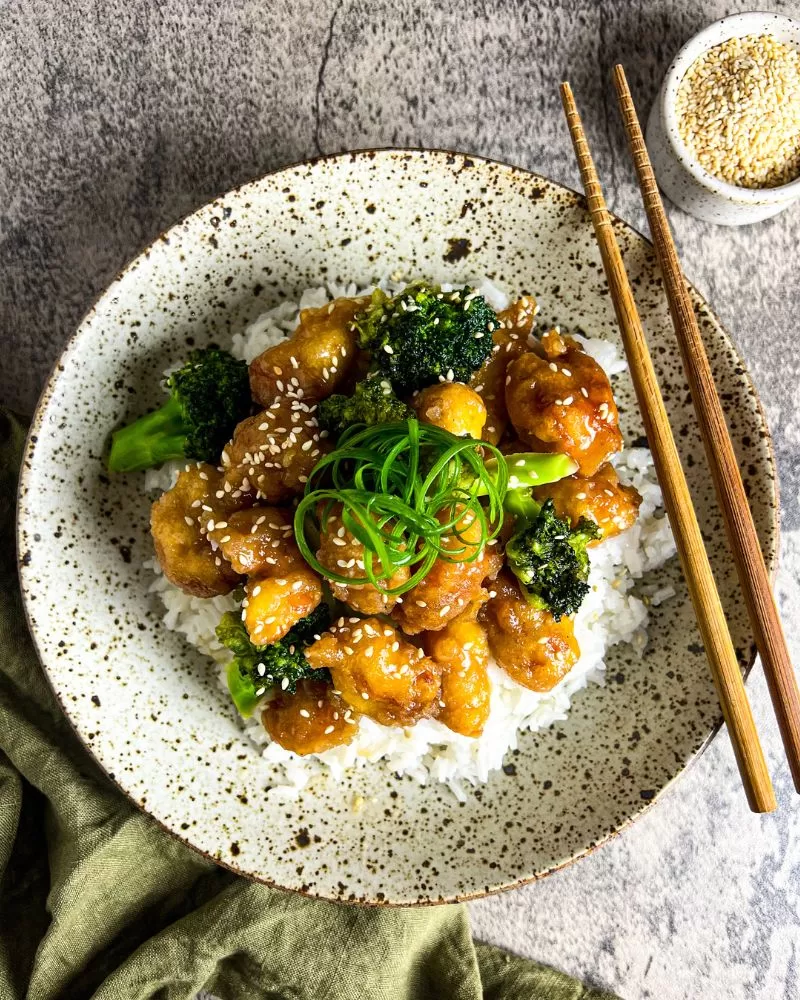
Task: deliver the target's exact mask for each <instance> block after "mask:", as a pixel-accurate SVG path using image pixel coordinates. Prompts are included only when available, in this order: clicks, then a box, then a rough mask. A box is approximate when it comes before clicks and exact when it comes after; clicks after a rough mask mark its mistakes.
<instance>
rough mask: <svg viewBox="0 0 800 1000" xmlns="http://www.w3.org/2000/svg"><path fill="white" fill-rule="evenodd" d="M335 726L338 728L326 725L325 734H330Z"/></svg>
mask: <svg viewBox="0 0 800 1000" xmlns="http://www.w3.org/2000/svg"><path fill="white" fill-rule="evenodd" d="M335 728H336V727H335V726H326V727H325V735H326V736H330V734H331V733H332V732H333V731H334V729H335Z"/></svg>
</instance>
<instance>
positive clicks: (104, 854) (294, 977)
mask: <svg viewBox="0 0 800 1000" xmlns="http://www.w3.org/2000/svg"><path fill="white" fill-rule="evenodd" d="M24 433H25V432H24V427H23V425H22V423H21V422H20V421H18V420H17V419H16V418H14V417H12V416H10V415H8V414H6V413H3V412H2V411H0V601H1V602H2V604H1V605H0V997H1V998H2V1000H19V998H22V997H30V998H31V1000H66V998H73V997H76V998H77V997H81V998H83V997H96V998H102V1000H111V998H114V1000H119V998H124V1000H145V998H150V997H153V998H155V997H158V998H160V1000H178V998H181V1000H183V998H192V997H193V996H194V995H195V994H196V993H197V992H198V991H199V990H207V991H208V992H210V993H212V994H214V995H216V996H218V997H221V998H223V1000H234V998H236V1000H242V998H250V997H253V998H256V997H258V998H269V1000H278V998H280V1000H326V998H330V1000H350V998H359V1000H372V998H387V1000H388V998H391V1000H402V998H409V1000H410V998H424V1000H436V998H442V1000H445V998H446V1000H473V998H479V997H485V998H492V1000H512V998H513V1000H518V998H519V1000H522V998H525V1000H529V998H539V997H541V998H548V1000H614V998H613V997H612V995H611V994H609V993H604V992H599V991H597V990H592V989H589V988H587V987H584V986H582V985H581V984H580V983H577V982H575V981H574V980H572V979H569V978H568V977H566V976H564V975H562V974H561V973H558V972H555V971H553V970H552V969H548V968H545V967H543V966H539V965H536V964H534V963H532V962H528V961H525V960H523V959H520V958H515V957H512V956H510V955H507V954H505V953H504V952H502V951H500V950H499V949H496V948H493V947H489V946H487V945H481V944H475V943H474V942H473V941H472V939H471V936H470V931H469V923H468V919H467V913H466V910H465V908H464V907H463V906H437V907H431V908H424V909H406V910H399V909H364V908H359V907H351V906H343V905H338V904H334V903H326V902H319V901H314V900H309V899H305V898H303V897H301V896H298V895H294V894H291V893H284V892H280V891H277V890H273V889H268V888H266V887H265V886H262V885H256V884H254V883H252V882H248V881H247V880H245V879H242V878H238V877H236V876H234V875H232V874H231V873H229V872H227V871H224V870H223V869H221V868H217V867H216V866H214V865H213V864H211V863H210V862H208V861H206V860H205V859H204V858H202V857H201V856H200V855H199V854H195V853H194V852H193V851H191V850H189V849H188V848H186V847H184V846H183V845H182V844H180V843H178V841H177V840H174V839H172V838H171V837H170V836H169V835H168V834H166V833H165V832H164V831H163V830H162V829H160V828H159V827H158V826H157V825H156V824H155V823H154V822H153V821H152V820H151V819H150V818H149V817H148V816H146V815H145V814H144V813H142V812H140V811H139V810H138V809H136V808H135V807H134V806H133V805H132V804H131V803H130V802H129V801H128V800H127V799H125V798H124V797H123V796H122V794H121V793H120V792H118V791H117V789H116V788H115V787H114V786H113V785H112V784H111V782H110V781H109V780H108V779H107V778H106V777H105V776H104V775H103V774H102V773H101V772H100V770H99V769H98V767H97V766H96V765H95V763H94V761H93V760H92V759H91V758H90V757H89V755H88V754H87V752H86V751H85V750H84V748H83V747H82V746H81V744H80V743H79V741H78V740H77V738H76V737H75V735H74V733H73V732H72V730H71V729H70V727H69V724H68V723H67V721H66V719H65V718H64V716H63V714H62V713H61V711H60V710H59V708H58V705H57V703H56V701H55V698H54V697H53V695H52V693H51V691H50V689H49V687H48V686H47V683H46V681H45V679H44V676H43V673H42V670H41V667H40V665H39V663H38V661H37V659H36V655H35V653H34V650H33V647H32V644H31V641H30V639H29V637H28V633H27V629H26V626H25V620H24V616H23V611H22V605H21V600H20V594H19V588H18V583H17V575H16V568H15V554H14V538H13V522H14V497H15V493H16V480H17V470H18V466H19V462H20V455H21V451H22V446H23V441H24ZM54 585H55V586H57V581H54Z"/></svg>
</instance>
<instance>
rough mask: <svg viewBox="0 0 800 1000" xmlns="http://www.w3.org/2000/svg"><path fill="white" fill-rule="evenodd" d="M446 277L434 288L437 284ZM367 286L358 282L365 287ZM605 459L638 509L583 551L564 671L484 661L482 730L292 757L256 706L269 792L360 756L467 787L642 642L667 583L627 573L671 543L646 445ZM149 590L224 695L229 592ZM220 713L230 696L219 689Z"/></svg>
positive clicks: (269, 331) (240, 340) (289, 325)
mask: <svg viewBox="0 0 800 1000" xmlns="http://www.w3.org/2000/svg"><path fill="white" fill-rule="evenodd" d="M398 277H399V276H396V275H392V276H391V277H390V278H389V277H387V278H385V279H384V280H382V281H381V282H380V283H379V284H380V287H382V288H384V289H386V290H388V291H390V292H393V291H396V290H398V289H399V288H401V287H402V286H403V284H404V282H401V281H398V280H397V278H398ZM470 284H473V285H474V286H475V287H476V288H478V289H479V290H480V291H481V293H482V294H483V295H484V296H485V297H486V299H487V301H489V302H490V304H491V305H492V306H493V307H494V308H495V309H502V308H504V307H505V306H506V305H507V304H508V301H509V300H508V297H507V296H506V295H505V294H504V293H503V292H502V290H500V289H498V288H497V286H495V285H493V284H492V283H491V282H489V281H488V280H487V279H479V280H474V281H472V282H470ZM445 287H446V286H445ZM369 290H371V289H367V291H369ZM364 291H365V290H364V289H358V288H356V286H355V285H347V286H334V285H330V286H328V287H326V288H322V287H321V288H315V289H310V290H308V291H306V292H304V293H303V295H302V296H301V298H300V301H299V303H282V304H280V305H278V306H276V307H275V308H273V309H270V310H269V311H268V312H265V313H264V314H263V315H262V316H259V318H258V319H257V320H256V321H255V322H254V323H252V324H251V325H250V326H248V327H247V328H246V329H245V330H244V331H243V332H242V333H241V334H234V335H233V340H232V346H231V350H232V351H233V353H234V354H235V355H236V356H237V357H240V358H243V359H244V360H246V361H248V362H249V361H251V360H252V359H253V358H254V357H256V356H257V355H258V354H260V353H261V352H262V351H264V350H266V349H267V348H268V347H270V346H272V345H273V344H275V343H278V342H279V341H280V340H282V339H283V338H284V337H285V336H286V335H287V333H290V332H291V331H292V330H293V329H294V328H295V327H296V325H297V322H298V313H299V310H300V309H305V308H311V307H315V306H321V305H324V304H325V303H326V302H328V301H330V299H332V298H336V297H337V296H341V295H355V294H363V293H364ZM580 341H581V343H582V344H583V346H584V348H585V349H586V351H587V352H588V353H589V354H591V355H592V356H593V357H594V358H595V359H596V360H597V361H598V363H599V364H600V365H601V366H602V367H603V368H604V369H605V370H606V372H607V373H608V374H609V375H614V374H617V373H618V372H621V371H624V370H625V368H626V364H625V361H624V359H623V358H621V357H620V354H619V351H618V350H617V348H616V346H615V345H614V344H611V343H609V342H608V341H606V340H602V339H599V338H585V337H581V338H580ZM614 465H615V466H616V468H617V472H618V473H619V476H620V478H621V479H622V480H623V481H624V482H628V483H631V484H633V485H634V486H635V487H636V489H637V490H638V491H639V492H640V493H641V495H642V505H641V509H640V512H639V518H638V519H637V521H636V523H635V524H634V525H633V526H632V527H631V528H629V529H628V530H627V531H625V532H623V533H622V534H620V535H617V536H616V537H615V538H611V539H609V540H608V541H605V542H603V543H601V544H600V545H598V546H596V547H595V548H593V549H592V555H591V564H592V569H591V576H590V579H589V582H590V584H591V588H592V589H591V591H590V592H589V594H588V595H587V597H586V599H585V601H584V603H583V605H582V607H581V609H580V612H579V613H578V614H577V615H576V617H575V635H576V638H577V640H578V643H579V645H580V650H581V655H580V658H579V660H578V662H577V663H576V664H575V666H574V667H573V668H572V670H571V671H570V672H569V674H567V676H566V677H565V678H564V679H563V680H562V681H561V682H560V683H559V684H558V685H556V687H555V688H553V690H552V691H548V692H547V693H546V694H540V693H537V692H535V691H530V690H528V689H527V688H525V687H522V685H520V684H518V683H517V682H516V681H514V680H512V679H511V678H510V677H509V676H508V675H507V674H506V673H505V672H504V671H503V670H502V669H500V667H498V666H497V665H496V664H495V663H493V662H492V663H491V664H490V666H489V675H490V678H491V683H492V694H491V710H490V714H489V719H488V722H487V724H486V727H485V729H484V731H483V734H482V735H481V736H480V737H479V738H478V739H471V738H470V737H466V736H461V735H459V734H458V733H454V732H452V731H451V730H449V729H448V728H447V727H446V726H444V725H443V724H442V723H440V722H437V721H436V720H434V719H423V720H422V721H420V722H418V723H417V724H416V725H415V726H409V727H407V728H399V727H390V726H381V725H379V724H378V723H376V722H373V721H372V720H371V719H368V718H366V717H362V719H361V722H360V725H359V728H358V732H357V735H356V737H355V739H354V740H353V741H352V743H350V744H348V745H347V746H342V747H335V748H334V749H332V750H328V751H326V752H325V753H322V754H313V755H311V756H308V757H299V756H297V755H296V754H293V753H291V752H289V751H288V750H284V749H283V747H281V746H280V745H279V744H277V743H274V742H271V741H270V739H269V736H268V735H267V733H266V732H265V730H264V729H263V727H262V726H261V724H260V722H259V721H258V719H259V713H258V712H255V713H254V715H253V717H252V719H250V720H248V721H246V722H244V721H243V722H242V725H243V726H244V728H245V730H246V732H247V735H248V736H249V737H250V738H251V739H252V742H253V744H254V747H257V748H258V749H259V751H260V752H261V753H262V755H263V757H264V758H265V759H266V760H267V761H269V762H270V763H272V764H273V765H275V771H276V775H275V777H274V779H273V780H274V785H273V787H272V789H271V791H270V792H269V794H270V795H271V796H273V797H278V798H286V799H292V798H296V797H297V795H298V793H299V791H300V790H301V789H302V788H304V787H305V785H307V784H308V782H309V781H310V780H311V779H312V778H314V777H315V776H316V777H317V778H318V780H333V781H338V780H340V779H341V778H342V776H343V775H344V774H345V772H347V771H348V770H350V769H351V768H355V767H361V766H364V765H365V764H370V765H372V766H375V765H379V766H382V767H385V768H386V769H387V770H388V771H391V772H394V773H397V774H401V775H402V774H405V775H410V776H411V777H412V778H414V779H416V780H417V781H419V782H420V783H421V784H426V783H428V782H429V781H436V782H441V783H443V784H445V785H447V786H448V787H449V788H450V789H451V790H452V791H453V793H454V794H455V795H456V796H457V797H458V798H459V799H461V800H463V799H464V798H465V797H466V789H467V787H468V786H474V785H478V784H480V783H482V782H485V781H487V780H488V778H489V775H490V773H491V772H492V771H494V770H497V769H498V768H499V767H501V766H502V764H503V759H504V757H505V755H506V754H507V753H508V751H509V750H512V749H514V748H515V747H516V746H517V743H518V734H519V733H520V732H522V731H524V730H537V729H543V728H545V727H547V726H550V725H552V724H553V723H554V722H557V721H559V720H562V719H565V718H566V715H567V712H568V711H569V708H570V704H571V701H572V698H573V696H574V695H575V694H576V693H577V692H578V691H580V690H581V689H582V688H584V687H586V685H587V684H588V683H589V682H590V681H591V682H594V683H598V684H602V683H603V678H604V670H605V662H604V657H605V653H606V650H607V649H609V648H610V647H611V646H614V645H616V644H618V643H629V644H631V645H632V646H633V648H634V649H635V650H637V651H639V652H641V651H643V650H644V648H645V645H646V642H647V633H646V630H645V626H646V625H647V607H646V605H645V603H644V601H643V600H642V598H643V597H645V598H646V599H647V600H648V602H649V603H651V604H653V605H656V604H659V603H661V602H662V601H664V600H667V599H668V598H669V597H671V596H672V595H673V594H674V591H673V589H672V588H671V587H657V586H654V585H652V584H650V585H648V584H642V585H640V587H639V588H638V596H637V594H636V593H634V587H635V585H636V581H637V580H639V579H641V577H642V575H643V574H645V573H647V572H648V571H649V570H652V569H656V568H657V567H659V566H661V565H663V564H664V563H665V562H666V561H667V560H668V559H670V558H671V557H672V556H673V555H674V553H675V544H674V541H673V538H672V533H671V531H670V528H669V523H668V521H667V519H666V517H664V516H663V512H662V511H661V504H662V499H661V491H660V489H659V486H658V483H657V481H656V477H655V472H654V469H653V462H652V458H651V455H650V452H649V451H648V450H647V449H646V448H628V449H626V450H625V451H623V452H622V453H621V454H620V455H618V456H616V459H615V460H614ZM178 467H179V466H176V465H175V464H172V465H166V466H163V467H162V468H161V469H156V470H152V471H150V472H148V473H147V474H146V478H145V489H146V490H148V491H152V490H164V489H168V488H169V487H170V486H171V485H172V483H173V482H174V479H175V475H176V474H177V468H178ZM149 565H150V566H151V568H152V569H153V570H154V572H155V574H156V578H155V580H154V581H153V584H152V585H151V588H150V589H151V590H152V591H153V592H155V593H157V594H158V595H159V597H160V599H161V601H162V602H163V604H164V607H165V609H166V613H165V615H164V623H165V625H166V626H167V628H169V629H173V630H174V631H177V632H179V633H181V634H182V635H184V636H185V637H186V639H187V641H188V642H190V643H191V644H192V645H194V646H196V647H197V648H198V649H199V650H200V651H201V652H202V653H204V654H207V655H208V656H210V657H212V658H213V659H214V660H215V661H217V663H218V664H219V679H220V684H221V686H222V688H223V689H224V690H225V692H226V695H227V685H226V681H225V664H226V662H227V661H228V659H229V657H230V654H229V653H228V651H227V650H226V649H224V648H222V647H221V645H220V644H219V642H218V641H217V639H216V636H215V634H214V629H215V627H216V625H217V624H218V622H219V620H220V617H221V615H222V614H223V612H225V611H229V610H234V609H235V608H236V607H237V605H236V602H235V601H234V600H233V598H232V597H230V596H227V597H215V598H211V599H209V600H203V599H201V598H196V597H190V596H189V595H187V594H184V593H182V592H181V591H180V590H178V589H177V588H176V587H173V586H172V585H171V584H170V583H169V582H168V581H167V580H166V579H165V578H164V577H163V576H162V575H161V574H160V572H159V569H158V565H157V564H156V563H155V561H153V563H151V564H149ZM225 702H226V705H229V706H230V711H231V712H232V713H234V714H235V709H234V708H233V706H232V704H230V702H229V701H228V700H227V699H225Z"/></svg>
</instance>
